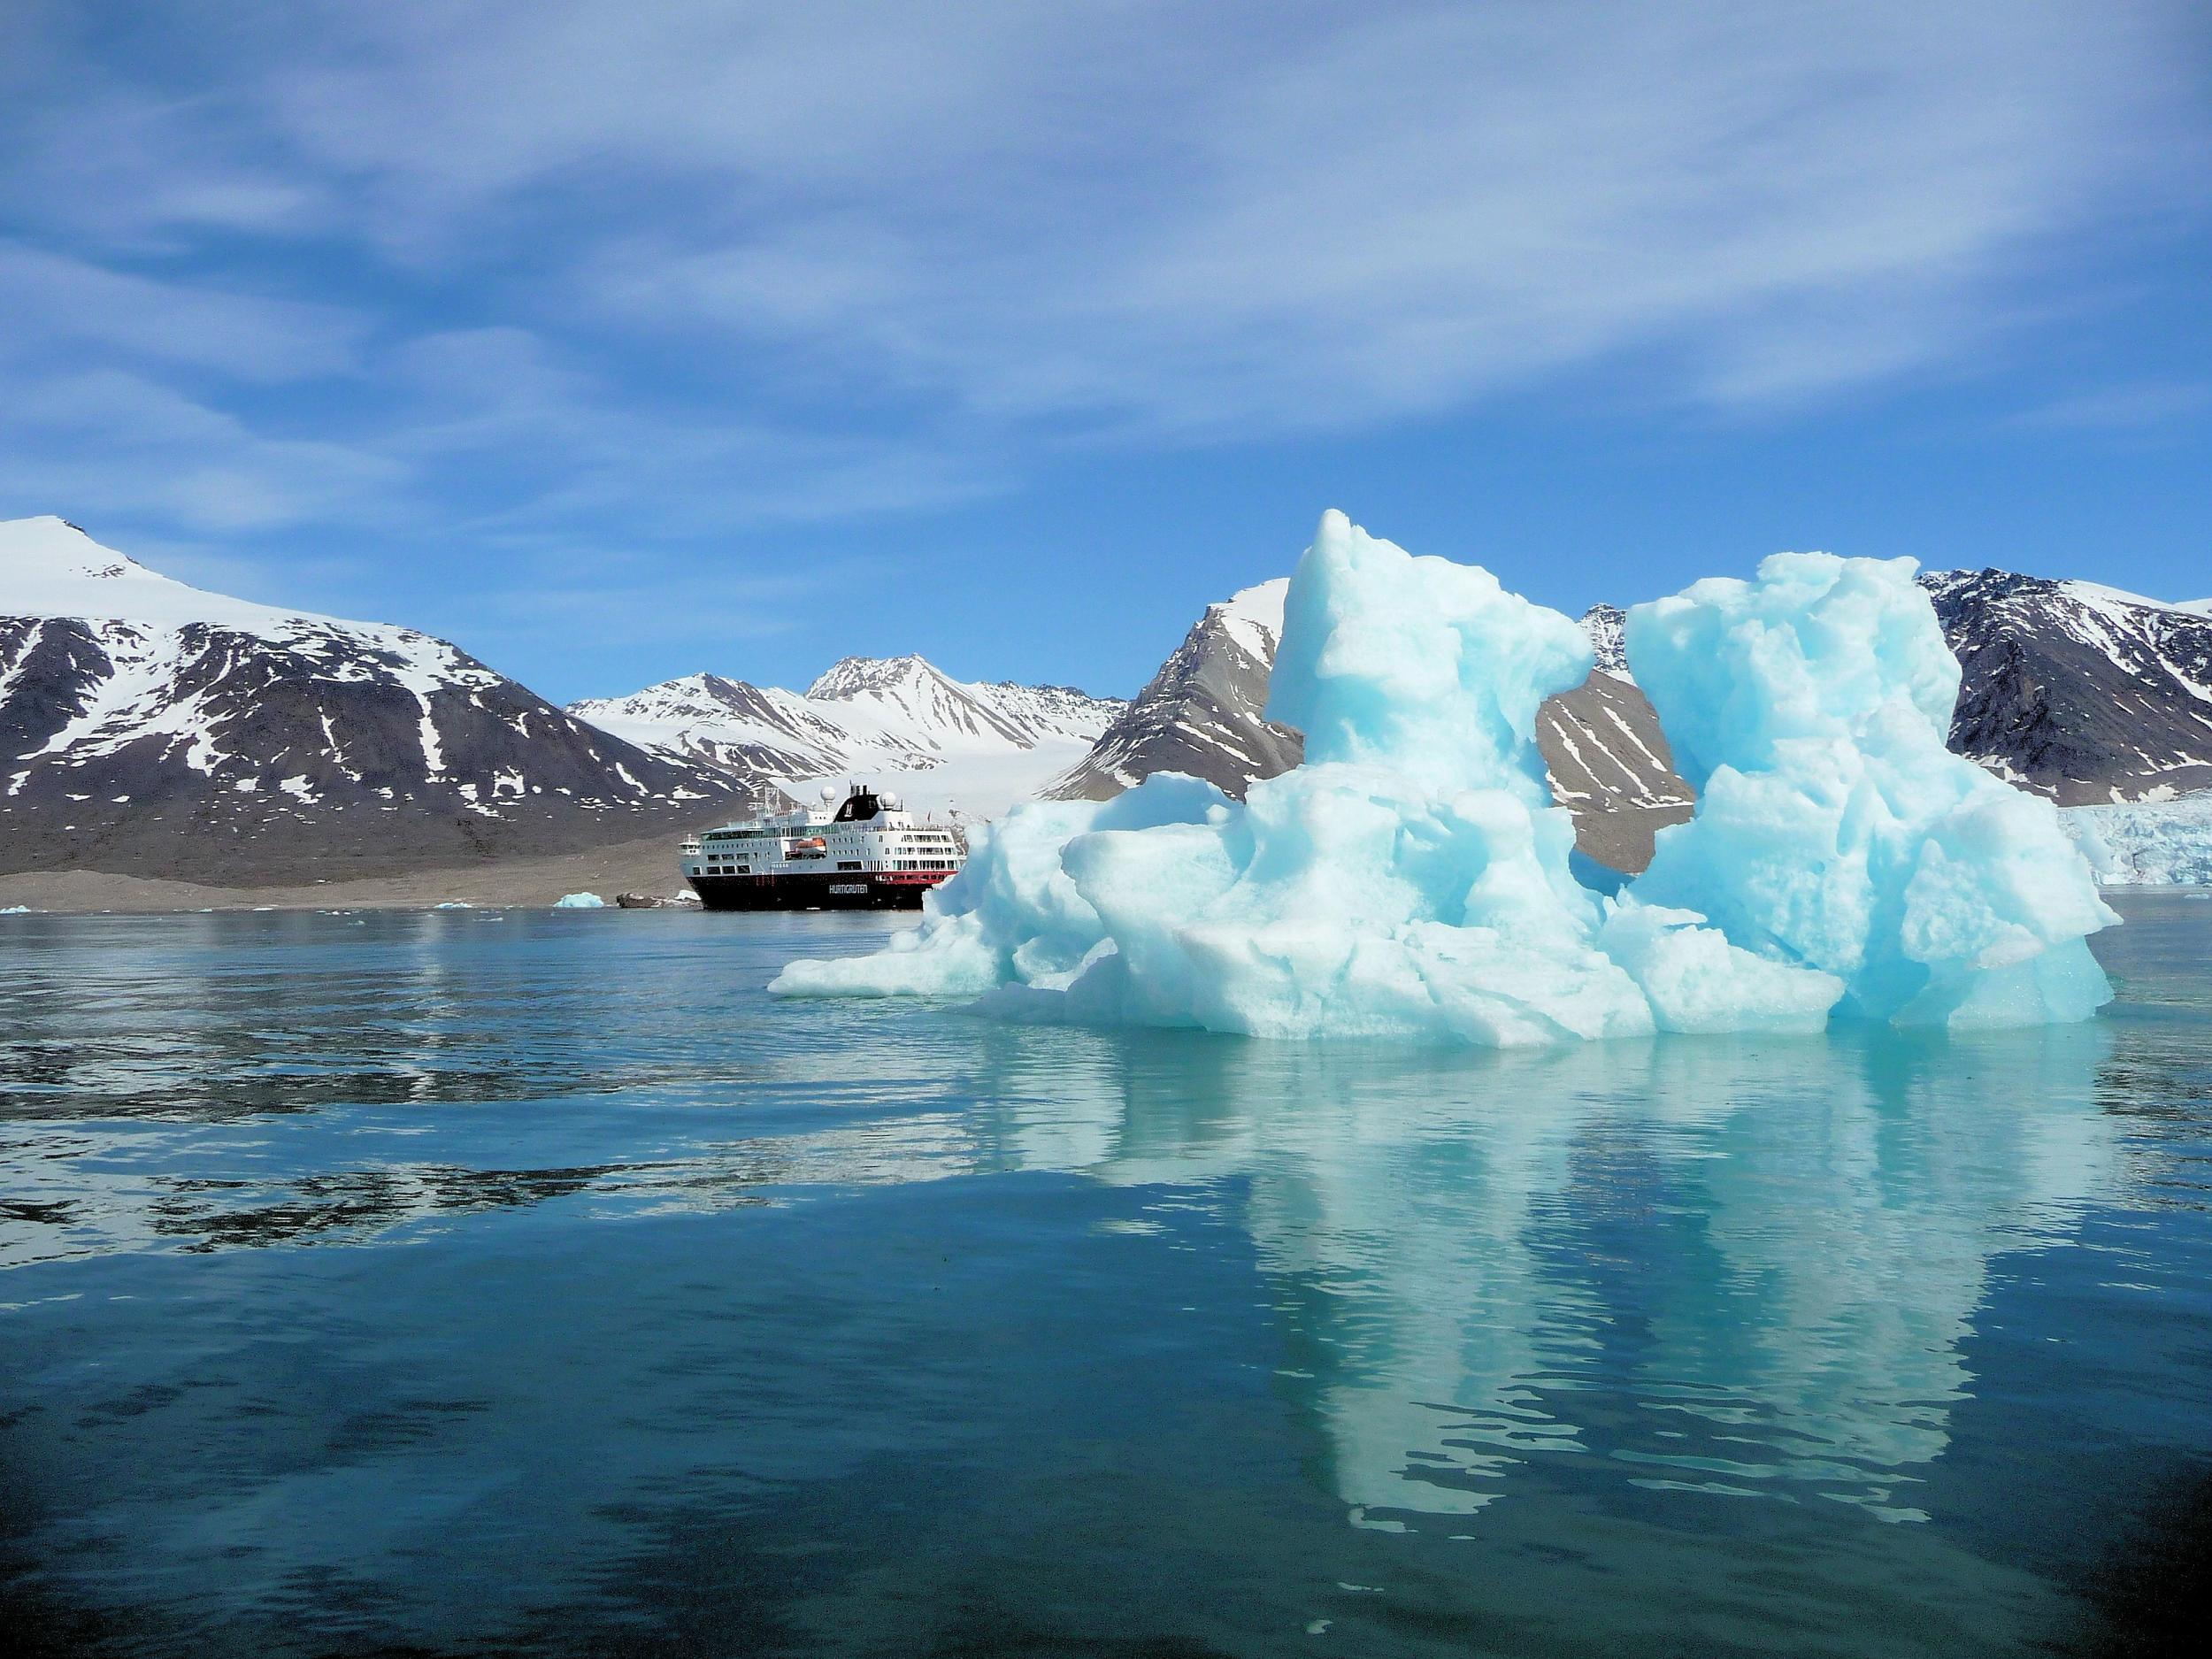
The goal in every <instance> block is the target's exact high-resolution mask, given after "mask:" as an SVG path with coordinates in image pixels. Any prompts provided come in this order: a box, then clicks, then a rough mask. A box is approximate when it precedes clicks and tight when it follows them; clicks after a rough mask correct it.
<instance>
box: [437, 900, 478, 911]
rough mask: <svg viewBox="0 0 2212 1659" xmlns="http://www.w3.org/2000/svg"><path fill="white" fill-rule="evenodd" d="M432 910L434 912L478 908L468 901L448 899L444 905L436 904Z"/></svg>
mask: <svg viewBox="0 0 2212 1659" xmlns="http://www.w3.org/2000/svg"><path fill="white" fill-rule="evenodd" d="M430 908H431V909H432V910H474V909H475V908H476V906H474V905H473V904H471V903H470V902H468V901H467V900H466V899H448V900H446V902H444V903H442V904H434V905H432V906H431V907H430Z"/></svg>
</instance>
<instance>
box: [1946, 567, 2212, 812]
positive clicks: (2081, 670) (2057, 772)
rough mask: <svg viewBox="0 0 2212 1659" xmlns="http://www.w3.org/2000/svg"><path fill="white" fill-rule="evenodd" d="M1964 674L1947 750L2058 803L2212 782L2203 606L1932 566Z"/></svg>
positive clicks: (2156, 794)
mask: <svg viewBox="0 0 2212 1659" xmlns="http://www.w3.org/2000/svg"><path fill="white" fill-rule="evenodd" d="M1920 580H1921V584H1922V586H1923V587H1924V588H1927V590H1928V594H1929V596H1930V597H1931V598H1932V599H1933V600H1934V602H1935V608H1936V615H1937V616H1938V617H1939V618H1941V620H1942V623H1943V630H1944V633H1945V634H1946V635H1947V637H1948V639H1949V640H1950V642H1951V649H1952V650H1953V652H1954V653H1955V654H1956V656H1957V657H1958V659H1959V664H1960V667H1961V668H1962V670H1963V672H1964V676H1965V685H1964V687H1963V688H1962V690H1961V692H1960V694H1959V704H1958V711H1957V713H1956V714H1955V715H1954V716H1953V718H1952V721H1951V747H1952V748H1953V749H1956V750H1957V751H1958V752H1959V753H1961V754H1962V755H1968V756H1970V757H1973V758H1974V759H1976V760H1978V761H1979V762H1981V764H1983V765H1985V766H1987V767H1988V768H1990V770H1992V771H1993V772H1997V773H1999V774H2000V775H2001V776H2003V777H2007V778H2010V779H2012V780H2014V781H2016V782H2017V783H2020V784H2023V785H2024V786H2026V787H2028V788H2031V789H2033V790H2035V791H2036V792H2037V793H2039V794H2041V795H2049V796H2051V797H2052V798H2053V799H2055V800H2056V801H2058V802H2059V803H2062V804H2063V805H2069V806H2071V805H2077V804H2082V803H2091V802H2111V801H2139V800H2145V799H2158V798H2162V797H2163V796H2168V795H2177V794H2183V793H2186V792H2187V791H2190V790H2193V789H2203V788H2206V787H2212V601H2204V600H2199V601H2196V602H2194V603H2188V604H2178V605H2176V604H2165V603H2161V602H2159V601H2158V600H2155V599H2146V598H2144V597H2143V596H2142V595H2139V594H2131V593H2124V592H2122V591H2120V590H2119V589H2117V588H2104V587H2101V586H2099V585H2098V584H2096V583H2094V582H2079V581H2051V580H2046V579H2044V578H2042V577H2039V576H2019V575H2015V574H2013V573H2011V572H2007V571H1998V570H1982V571H1937V572H1929V573H1928V574H1926V575H1924V576H1923V577H1922V578H1921V579H1920Z"/></svg>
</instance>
